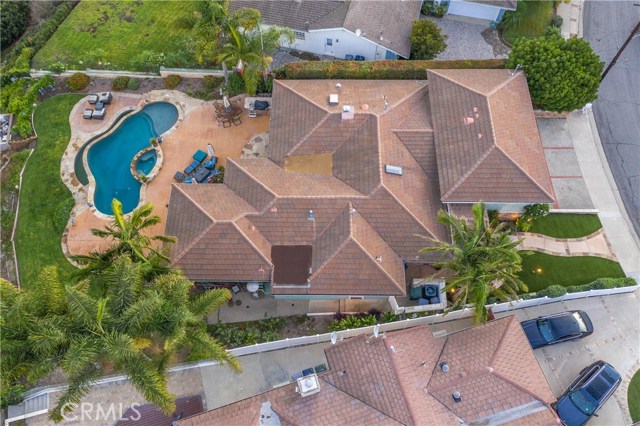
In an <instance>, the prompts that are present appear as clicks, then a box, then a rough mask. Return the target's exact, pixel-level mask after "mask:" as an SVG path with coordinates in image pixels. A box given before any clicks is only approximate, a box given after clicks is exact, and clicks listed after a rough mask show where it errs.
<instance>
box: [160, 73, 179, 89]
mask: <svg viewBox="0 0 640 426" xmlns="http://www.w3.org/2000/svg"><path fill="white" fill-rule="evenodd" d="M181 82H182V77H180V76H179V75H175V74H171V75H168V76H167V78H165V79H164V87H166V88H167V89H175V88H176V87H178V85H179V84H180V83H181Z"/></svg>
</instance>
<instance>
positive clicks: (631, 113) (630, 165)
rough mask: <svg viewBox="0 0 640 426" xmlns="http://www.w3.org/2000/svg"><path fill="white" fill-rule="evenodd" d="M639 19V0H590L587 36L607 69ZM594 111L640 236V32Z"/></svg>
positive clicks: (610, 76) (604, 86) (609, 77)
mask: <svg viewBox="0 0 640 426" xmlns="http://www.w3.org/2000/svg"><path fill="white" fill-rule="evenodd" d="M639 19H640V1H636V2H635V5H634V1H593V0H587V1H586V3H585V7H584V39H585V40H587V41H589V43H590V44H591V47H592V48H593V50H594V51H595V52H596V53H597V54H598V55H599V56H600V59H601V60H603V61H605V68H606V66H607V65H608V64H609V63H610V62H611V60H612V58H613V57H614V55H615V54H616V52H617V51H618V48H619V47H620V46H622V44H623V43H624V41H625V40H626V38H627V36H628V35H629V33H630V31H631V29H632V28H633V27H634V25H635V24H636V22H638V20H639ZM593 112H594V116H595V120H596V124H597V126H598V133H599V134H600V139H601V140H602V145H603V149H604V152H605V154H606V156H607V161H608V163H609V166H610V168H611V172H612V174H613V177H614V179H615V181H616V184H617V186H618V189H619V191H620V196H621V198H622V200H623V202H624V205H625V208H626V210H627V213H628V214H629V217H630V218H631V221H632V223H633V226H634V228H635V231H636V233H637V234H639V235H640V37H638V36H636V37H635V38H634V39H633V40H631V42H630V43H629V45H628V46H627V48H626V49H625V51H624V52H623V53H622V55H621V56H620V58H619V59H618V61H617V63H616V64H615V65H614V66H613V67H612V69H611V70H610V71H609V74H608V75H607V76H606V78H605V79H604V80H603V82H602V84H601V85H600V91H599V93H598V99H597V100H596V101H595V102H594V103H593Z"/></svg>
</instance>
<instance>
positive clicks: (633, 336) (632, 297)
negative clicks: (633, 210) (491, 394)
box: [496, 290, 640, 426]
mask: <svg viewBox="0 0 640 426" xmlns="http://www.w3.org/2000/svg"><path fill="white" fill-rule="evenodd" d="M577 309H581V310H583V311H586V312H587V313H588V314H589V316H590V317H591V320H592V321H593V327H594V332H593V334H592V335H591V336H588V337H585V338H584V339H582V340H577V341H574V342H566V343H560V344H557V345H554V346H549V347H547V348H541V349H536V350H535V351H534V352H535V354H536V358H537V359H538V362H539V363H540V366H541V367H542V370H543V371H544V374H545V376H546V377H547V381H548V382H549V385H550V386H551V389H552V390H553V393H554V394H555V395H556V396H559V395H560V394H561V393H562V391H563V390H564V389H565V388H566V387H567V386H569V384H570V383H571V382H572V381H573V379H574V378H575V377H576V376H577V375H578V373H579V372H580V371H581V370H582V369H583V368H584V367H586V366H587V365H589V364H591V363H593V362H594V361H597V360H600V359H602V360H604V361H607V362H608V363H610V364H611V365H613V366H614V367H615V369H616V370H618V372H619V373H620V374H621V375H622V377H623V382H622V385H621V386H620V387H619V388H618V390H617V391H616V393H615V394H614V395H613V397H612V398H611V399H610V400H609V401H607V403H606V404H605V405H604V407H602V409H601V410H600V412H599V413H598V415H599V417H595V418H593V419H592V420H591V421H590V422H589V426H612V425H629V424H631V418H630V417H629V409H628V406H627V386H628V384H629V380H630V379H631V376H632V375H633V372H635V371H636V370H638V369H639V368H640V316H639V315H638V313H639V312H640V290H636V292H635V293H626V294H619V295H613V296H603V297H592V298H586V299H576V300H569V301H566V302H559V303H550V304H547V305H541V306H536V307H532V308H525V309H518V310H516V311H515V313H516V315H517V317H518V319H519V320H520V321H524V320H527V319H531V318H536V317H538V316H541V315H546V314H551V313H555V312H562V311H566V310H577ZM513 312H514V311H510V312H501V313H499V314H496V317H502V316H505V315H510V314H511V313H513Z"/></svg>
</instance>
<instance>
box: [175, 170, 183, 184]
mask: <svg viewBox="0 0 640 426" xmlns="http://www.w3.org/2000/svg"><path fill="white" fill-rule="evenodd" d="M184 178H185V176H184V173H182V172H176V174H175V175H173V180H175V181H176V182H178V183H181V182H184Z"/></svg>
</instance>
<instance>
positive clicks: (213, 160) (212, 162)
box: [204, 157, 218, 170]
mask: <svg viewBox="0 0 640 426" xmlns="http://www.w3.org/2000/svg"><path fill="white" fill-rule="evenodd" d="M217 162H218V157H211V160H209V161H205V163H204V166H205V167H206V168H207V169H209V170H214V169H215V168H216V163H217Z"/></svg>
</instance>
